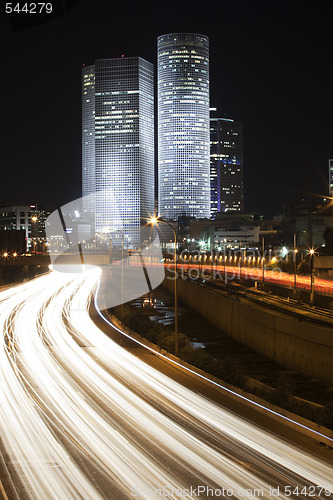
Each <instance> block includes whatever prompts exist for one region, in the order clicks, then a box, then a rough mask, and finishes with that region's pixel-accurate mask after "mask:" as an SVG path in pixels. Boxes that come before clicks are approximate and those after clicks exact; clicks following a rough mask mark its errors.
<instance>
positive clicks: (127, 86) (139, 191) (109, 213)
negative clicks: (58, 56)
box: [83, 57, 154, 245]
mask: <svg viewBox="0 0 333 500" xmlns="http://www.w3.org/2000/svg"><path fill="white" fill-rule="evenodd" d="M93 69H94V71H91V74H93V73H94V75H95V77H94V86H95V87H94V125H93V126H91V125H90V123H91V122H89V124H88V125H87V127H85V126H83V130H84V132H83V133H84V134H87V133H88V137H91V136H90V133H92V130H93V136H94V140H93V141H91V143H89V140H88V141H85V142H88V144H87V145H86V146H87V150H86V151H85V155H86V156H85V158H86V159H85V160H84V161H83V168H85V166H86V167H87V171H86V172H85V171H84V170H83V174H84V175H83V179H84V178H85V181H84V182H83V195H84V194H88V193H90V192H91V190H92V189H93V188H94V189H95V191H96V192H97V193H100V196H98V195H97V196H96V204H95V213H96V219H95V232H96V235H97V236H98V235H99V234H102V233H105V232H111V233H112V232H117V231H119V230H122V232H123V234H124V237H125V242H126V243H128V244H130V245H138V244H139V241H140V238H139V235H140V218H142V217H147V216H149V214H153V213H154V76H153V65H152V64H151V63H149V62H147V61H145V60H144V59H142V58H140V57H126V58H125V57H122V58H119V59H99V60H96V61H95V65H94V66H93ZM83 78H86V81H88V78H87V76H86V74H85V73H84V76H83ZM84 81H85V80H84ZM87 86H88V85H87ZM83 88H85V87H83ZM87 100H88V99H87ZM89 104H90V103H89ZM86 105H88V103H86ZM85 111H87V113H86V114H87V116H89V117H91V113H92V107H91V108H88V107H87V106H86V110H85V109H83V124H84V123H85V120H86V122H87V118H85ZM85 130H88V132H85ZM93 157H94V161H93V160H92V158H93ZM88 172H89V175H88ZM102 193H103V194H102ZM110 193H111V195H112V200H111V199H110Z"/></svg>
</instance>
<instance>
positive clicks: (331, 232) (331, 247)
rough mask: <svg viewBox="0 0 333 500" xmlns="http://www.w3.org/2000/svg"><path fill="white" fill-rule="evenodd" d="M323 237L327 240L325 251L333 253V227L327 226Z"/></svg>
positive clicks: (329, 253)
mask: <svg viewBox="0 0 333 500" xmlns="http://www.w3.org/2000/svg"><path fill="white" fill-rule="evenodd" d="M323 238H324V240H325V253H326V254H327V255H333V227H329V226H327V227H326V229H325V231H324V232H323Z"/></svg>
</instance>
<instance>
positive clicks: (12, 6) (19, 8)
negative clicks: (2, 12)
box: [6, 2, 52, 14]
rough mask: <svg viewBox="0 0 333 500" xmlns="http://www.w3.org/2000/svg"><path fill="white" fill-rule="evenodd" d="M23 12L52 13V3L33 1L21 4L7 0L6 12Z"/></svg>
mask: <svg viewBox="0 0 333 500" xmlns="http://www.w3.org/2000/svg"><path fill="white" fill-rule="evenodd" d="M21 12H22V13H24V14H42V13H46V14H51V12H52V3H51V2H48V3H42V2H38V3H33V2H32V3H25V4H23V5H20V4H19V3H12V2H6V14H14V13H17V14H19V13H21Z"/></svg>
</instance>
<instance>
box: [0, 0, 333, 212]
mask: <svg viewBox="0 0 333 500" xmlns="http://www.w3.org/2000/svg"><path fill="white" fill-rule="evenodd" d="M329 12H330V9H329V4H328V2H319V3H317V4H316V6H315V7H314V6H313V4H310V3H302V4H299V5H297V4H296V3H294V4H290V2H286V1H278V2H275V3H274V4H267V3H265V2H263V1H257V2H254V3H251V4H249V3H248V2H244V1H237V2H232V3H231V2H228V1H212V2H210V3H209V4H207V9H206V10H205V9H204V8H203V5H202V3H193V2H192V3H191V5H190V4H188V3H187V2H177V3H176V2H168V4H166V5H165V10H164V11H161V9H160V8H159V7H158V6H154V7H151V8H149V6H148V7H147V6H145V7H144V8H142V7H140V5H138V4H137V3H135V2H130V3H129V4H128V6H127V8H126V12H125V13H124V12H123V10H122V8H121V6H117V5H113V4H112V5H111V4H110V2H107V1H103V0H101V1H100V2H98V4H96V3H95V4H94V5H93V6H92V5H91V2H88V1H87V0H80V1H79V2H78V3H77V5H76V6H74V7H73V8H72V9H71V10H69V11H68V12H67V13H66V14H64V15H62V16H60V17H58V18H55V19H53V20H52V21H49V22H47V23H45V24H41V25H39V26H35V27H33V28H30V29H25V30H21V31H15V32H14V31H12V27H11V25H10V23H9V20H8V18H7V17H6V15H5V14H2V16H1V17H0V28H1V35H0V36H1V41H2V44H1V45H2V48H3V49H2V63H3V67H4V68H5V71H4V72H3V78H2V79H1V83H0V85H1V93H2V94H1V95H2V96H3V131H4V133H3V136H2V137H3V140H2V179H3V182H2V183H1V188H0V202H7V201H8V202H13V201H15V202H18V201H21V200H26V201H27V202H28V203H38V204H43V205H45V206H46V208H49V207H50V208H51V209H54V208H56V207H57V206H60V205H62V204H64V203H67V202H70V201H72V200H74V199H75V198H78V197H80V196H81V68H82V65H83V64H86V65H88V64H91V63H92V62H93V61H94V60H95V59H99V58H112V57H121V56H122V54H124V55H125V56H140V57H143V58H144V59H147V60H148V61H150V62H152V63H153V64H154V66H155V69H156V43H157V36H159V35H161V34H164V33H172V32H195V33H202V34H205V35H207V36H208V37H209V39H210V81H211V107H216V108H217V109H218V110H222V109H225V108H229V109H231V110H233V118H234V119H235V120H238V121H241V122H242V123H243V130H244V181H245V182H244V186H245V187H244V195H245V211H247V212H252V211H253V212H257V213H263V214H264V215H273V214H278V213H281V211H282V207H283V204H284V203H286V202H288V201H297V200H298V199H300V198H302V197H304V196H305V195H306V193H308V191H309V182H308V177H309V174H308V172H309V170H311V176H312V190H313V192H315V193H317V194H322V195H326V194H328V160H329V158H332V157H333V146H332V126H331V116H332V111H333V102H332V94H331V88H330V87H331V75H330V65H329V62H330V46H331V43H330V38H331V35H330V26H329V20H330V16H329ZM155 76H156V73H155ZM155 98H156V96H155ZM221 114H222V112H221Z"/></svg>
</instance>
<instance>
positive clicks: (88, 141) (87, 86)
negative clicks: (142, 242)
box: [82, 66, 96, 220]
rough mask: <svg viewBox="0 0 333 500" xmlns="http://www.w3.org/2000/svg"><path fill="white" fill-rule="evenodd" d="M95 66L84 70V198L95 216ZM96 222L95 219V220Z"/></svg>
mask: <svg viewBox="0 0 333 500" xmlns="http://www.w3.org/2000/svg"><path fill="white" fill-rule="evenodd" d="M95 191H96V181H95V66H84V67H83V68H82V196H83V197H85V199H84V200H83V207H82V208H83V210H84V211H85V212H86V213H90V214H91V216H94V210H95V207H94V204H93V203H92V201H93V199H94V198H93V197H90V198H89V197H88V195H91V194H93V193H95ZM93 220H94V219H93Z"/></svg>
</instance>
